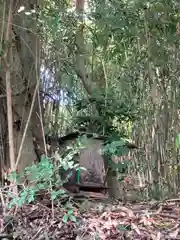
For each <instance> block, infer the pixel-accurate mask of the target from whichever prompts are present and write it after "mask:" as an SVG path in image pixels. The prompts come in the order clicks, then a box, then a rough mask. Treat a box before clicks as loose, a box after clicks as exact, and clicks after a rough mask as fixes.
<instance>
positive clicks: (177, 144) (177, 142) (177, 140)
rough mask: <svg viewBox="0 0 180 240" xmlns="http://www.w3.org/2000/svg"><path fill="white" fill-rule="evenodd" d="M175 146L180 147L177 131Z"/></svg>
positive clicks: (179, 137) (179, 135) (179, 136)
mask: <svg viewBox="0 0 180 240" xmlns="http://www.w3.org/2000/svg"><path fill="white" fill-rule="evenodd" d="M176 147H177V148H180V133H178V135H177V137H176Z"/></svg>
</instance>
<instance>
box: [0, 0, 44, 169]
mask: <svg viewBox="0 0 180 240" xmlns="http://www.w3.org/2000/svg"><path fill="white" fill-rule="evenodd" d="M21 6H24V7H25V10H24V11H25V12H31V10H33V9H34V8H36V6H37V1H36V0H29V1H25V0H20V1H13V16H12V29H10V31H11V34H12V42H10V43H6V42H5V38H3V39H2V45H6V44H11V48H12V58H11V61H10V73H11V76H10V81H11V87H12V109H13V118H14V119H13V120H14V122H16V123H17V124H15V125H14V147H15V159H17V156H18V152H19V147H20V145H21V141H22V136H23V133H24V130H25V126H26V124H29V125H28V128H27V133H26V136H25V139H24V144H23V148H22V152H21V157H20V161H19V164H18V169H19V170H22V169H24V168H25V167H26V166H28V165H30V164H31V163H33V161H34V160H35V159H36V154H35V151H34V145H33V137H34V136H35V137H37V136H38V139H36V140H38V141H39V142H38V145H39V143H41V142H43V141H42V130H41V125H40V120H39V103H38V98H37V94H36V99H35V103H34V107H33V113H32V116H31V118H30V122H29V123H28V122H27V120H28V116H29V113H30V109H31V104H32V100H33V94H34V92H35V89H37V88H36V86H37V84H38V82H39V75H40V74H39V71H40V68H39V65H40V63H39V61H40V55H39V37H38V34H37V31H38V29H37V19H36V16H35V15H33V16H32V15H26V14H25V13H24V11H22V12H18V9H20V7H21ZM0 9H1V10H0V12H1V16H3V17H2V18H0V32H1V33H2V32H3V35H4V36H5V32H6V22H7V21H6V19H7V14H8V1H7V0H4V1H1V4H0ZM3 11H4V15H3ZM5 75H6V69H5V66H4V65H3V57H2V60H1V68H0V80H1V81H0V85H1V89H3V90H4V92H3V94H6V92H5V86H6V82H5ZM3 101H4V100H3ZM2 104H3V102H2V101H0V109H2V106H4V104H3V105H2ZM5 115H6V109H5V111H4V112H1V114H0V118H1V119H4V118H6V117H7V116H5ZM6 119H7V118H6ZM6 121H7V120H6ZM5 125H6V124H5V123H3V120H2V123H1V122H0V126H1V129H3V133H2V137H3V138H4V140H5V137H7V134H5V133H6V132H7V126H5ZM5 129H6V130H5ZM7 154H8V151H7V150H6V154H5V155H6V161H5V160H3V161H4V163H2V164H1V165H3V164H5V165H6V166H9V159H8V157H7Z"/></svg>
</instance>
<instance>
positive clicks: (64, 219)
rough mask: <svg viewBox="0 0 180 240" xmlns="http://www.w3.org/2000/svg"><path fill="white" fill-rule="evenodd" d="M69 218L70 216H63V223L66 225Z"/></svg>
mask: <svg viewBox="0 0 180 240" xmlns="http://www.w3.org/2000/svg"><path fill="white" fill-rule="evenodd" d="M68 218H69V216H68V214H65V215H64V216H63V219H62V220H63V222H64V223H67V221H68Z"/></svg>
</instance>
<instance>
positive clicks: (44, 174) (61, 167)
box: [8, 138, 85, 219]
mask: <svg viewBox="0 0 180 240" xmlns="http://www.w3.org/2000/svg"><path fill="white" fill-rule="evenodd" d="M84 139H85V138H81V139H78V140H77V142H76V144H75V145H74V146H72V147H68V149H67V151H66V154H65V153H63V156H64V157H63V158H62V157H61V155H60V154H59V153H56V154H55V155H54V157H53V158H54V159H52V158H48V157H46V156H42V157H41V161H40V162H39V163H38V164H34V165H32V166H30V167H27V168H26V169H25V170H24V171H23V172H21V173H16V172H11V173H10V174H9V175H8V180H10V181H12V180H13V181H15V182H16V184H17V185H20V186H21V187H22V190H21V191H20V192H19V195H18V197H15V198H14V197H13V196H12V194H11V193H9V197H10V198H11V201H10V202H9V208H11V207H12V206H13V205H18V206H19V207H21V206H22V205H23V204H25V203H30V202H32V201H34V199H35V197H36V193H37V191H39V190H46V191H47V192H48V193H49V194H50V196H51V200H55V199H56V198H57V197H61V198H64V197H65V196H67V195H66V191H65V190H64V189H61V187H62V186H63V184H64V183H65V182H66V181H68V180H69V177H70V175H67V177H66V178H65V179H63V178H62V176H61V172H62V171H68V170H72V169H76V170H79V171H81V170H82V169H83V170H85V169H84V168H81V167H80V166H79V164H78V163H75V160H74V156H75V155H76V154H77V153H79V151H80V150H81V149H83V148H84V147H85V145H84V144H83V143H84ZM81 140H82V141H81ZM53 160H54V163H53ZM22 180H23V184H22ZM26 183H28V184H26ZM25 185H27V186H25ZM70 216H71V215H70V212H69V215H68V217H70ZM70 218H72V219H73V217H70Z"/></svg>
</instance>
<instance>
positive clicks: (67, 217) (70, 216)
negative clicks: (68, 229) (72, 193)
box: [63, 203, 77, 223]
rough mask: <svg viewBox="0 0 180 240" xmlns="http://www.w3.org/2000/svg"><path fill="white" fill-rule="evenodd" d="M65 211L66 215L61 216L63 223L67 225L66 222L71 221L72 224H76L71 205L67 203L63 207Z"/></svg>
mask: <svg viewBox="0 0 180 240" xmlns="http://www.w3.org/2000/svg"><path fill="white" fill-rule="evenodd" d="M65 210H66V214H64V216H63V222H64V223H67V221H68V220H70V221H72V222H76V220H77V219H76V216H75V214H74V210H73V206H72V204H70V203H68V204H66V205H65Z"/></svg>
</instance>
